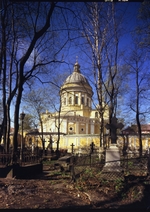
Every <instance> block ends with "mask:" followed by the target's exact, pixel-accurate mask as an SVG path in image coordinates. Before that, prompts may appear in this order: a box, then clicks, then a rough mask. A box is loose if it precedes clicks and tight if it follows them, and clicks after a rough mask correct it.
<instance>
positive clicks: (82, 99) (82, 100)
mask: <svg viewBox="0 0 150 212" xmlns="http://www.w3.org/2000/svg"><path fill="white" fill-rule="evenodd" d="M81 104H83V105H84V96H82V97H81Z"/></svg>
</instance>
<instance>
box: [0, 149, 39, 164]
mask: <svg viewBox="0 0 150 212" xmlns="http://www.w3.org/2000/svg"><path fill="white" fill-rule="evenodd" d="M40 160H41V156H40V155H38V154H32V153H30V152H25V153H23V154H22V158H21V157H20V154H19V153H16V154H14V155H12V154H11V153H10V154H6V153H0V166H7V165H9V164H11V163H12V162H14V163H19V164H20V165H27V164H33V163H39V162H40Z"/></svg>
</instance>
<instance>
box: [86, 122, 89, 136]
mask: <svg viewBox="0 0 150 212" xmlns="http://www.w3.org/2000/svg"><path fill="white" fill-rule="evenodd" d="M88 125H89V123H88V121H86V129H85V133H86V134H88Z"/></svg>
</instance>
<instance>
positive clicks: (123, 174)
mask: <svg viewBox="0 0 150 212" xmlns="http://www.w3.org/2000/svg"><path fill="white" fill-rule="evenodd" d="M149 173H150V156H149V155H147V156H142V157H131V155H126V157H123V156H122V157H121V158H120V160H117V161H109V162H107V163H106V162H105V160H104V156H101V157H100V156H99V155H98V154H90V155H84V156H81V157H77V156H76V157H75V159H74V162H73V164H72V169H71V175H72V179H73V180H76V179H77V178H78V177H79V176H81V175H82V176H83V175H86V176H87V175H88V174H89V176H91V175H93V176H94V178H96V177H97V180H99V181H103V180H107V181H113V180H117V179H120V180H125V179H128V178H130V179H131V178H132V177H133V178H139V177H140V178H142V177H143V179H146V178H147V177H148V176H149Z"/></svg>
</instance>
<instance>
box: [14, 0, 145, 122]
mask: <svg viewBox="0 0 150 212" xmlns="http://www.w3.org/2000/svg"><path fill="white" fill-rule="evenodd" d="M70 4H71V3H70ZM79 4H80V3H79ZM81 4H83V3H81ZM104 4H107V3H104ZM115 4H116V5H117V7H118V14H119V13H121V14H122V15H123V17H124V18H123V19H124V22H121V24H122V26H123V28H124V33H123V34H122V35H121V39H120V48H122V49H124V50H125V51H126V53H127V52H128V49H129V48H130V46H131V45H132V43H131V32H132V31H133V29H134V27H135V25H136V22H137V19H136V15H137V11H138V8H139V6H140V4H141V3H139V2H119V3H115ZM55 21H57V19H56V20H55ZM59 21H60V20H59ZM63 36H64V35H63ZM79 42H82V40H80V41H79ZM76 56H78V62H79V64H80V66H81V72H82V73H83V74H84V75H85V76H86V77H87V78H88V72H89V68H91V67H90V61H89V60H88V58H87V56H86V55H85V54H84V52H82V51H81V49H80V48H79V47H78V46H77V45H75V44H74V43H73V42H72V43H68V44H67V45H66V47H65V48H64V49H63V50H62V51H61V53H60V55H59V58H61V57H63V58H64V61H65V62H66V63H67V64H66V63H64V64H59V65H58V67H57V71H60V72H66V73H68V75H69V74H71V73H72V71H73V65H74V63H75V62H76ZM122 62H123V61H120V63H122ZM13 109H14V108H13V107H12V110H11V117H12V119H13ZM20 111H22V108H21V109H20Z"/></svg>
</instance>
